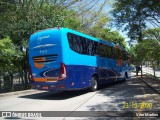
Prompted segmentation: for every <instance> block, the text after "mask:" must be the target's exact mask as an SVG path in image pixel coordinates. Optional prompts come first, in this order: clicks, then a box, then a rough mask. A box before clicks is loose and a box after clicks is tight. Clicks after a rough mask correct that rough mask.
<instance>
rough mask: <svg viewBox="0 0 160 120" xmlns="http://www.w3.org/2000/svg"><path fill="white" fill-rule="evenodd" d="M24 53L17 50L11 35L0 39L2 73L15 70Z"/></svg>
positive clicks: (0, 71)
mask: <svg viewBox="0 0 160 120" xmlns="http://www.w3.org/2000/svg"><path fill="white" fill-rule="evenodd" d="M22 57H23V54H22V53H21V52H20V51H19V50H17V47H16V46H15V45H14V44H13V42H12V40H11V39H10V38H9V37H6V38H3V39H1V40H0V63H1V64H0V73H5V72H12V71H15V70H16V69H17V68H18V67H17V66H16V64H15V63H18V64H19V61H20V60H21V59H22Z"/></svg>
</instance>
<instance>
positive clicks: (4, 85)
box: [0, 72, 31, 93]
mask: <svg viewBox="0 0 160 120" xmlns="http://www.w3.org/2000/svg"><path fill="white" fill-rule="evenodd" d="M30 88H31V85H30V80H29V74H28V72H26V73H25V72H14V73H13V74H8V73H5V74H0V93H5V92H12V91H19V90H26V89H30Z"/></svg>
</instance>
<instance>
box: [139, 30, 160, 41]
mask: <svg viewBox="0 0 160 120" xmlns="http://www.w3.org/2000/svg"><path fill="white" fill-rule="evenodd" d="M142 34H143V39H144V40H156V41H159V42H160V28H152V29H147V30H144V31H143V32H142Z"/></svg>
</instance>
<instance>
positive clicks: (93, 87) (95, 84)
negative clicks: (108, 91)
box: [90, 76, 98, 92]
mask: <svg viewBox="0 0 160 120" xmlns="http://www.w3.org/2000/svg"><path fill="white" fill-rule="evenodd" d="M91 82H92V85H91V87H90V91H91V92H94V91H96V90H97V89H98V79H97V77H95V76H93V77H92V79H91Z"/></svg>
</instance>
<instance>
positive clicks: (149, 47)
mask: <svg viewBox="0 0 160 120" xmlns="http://www.w3.org/2000/svg"><path fill="white" fill-rule="evenodd" d="M129 53H130V55H131V58H132V61H133V63H134V64H138V65H140V64H141V63H142V62H144V61H150V62H151V63H152V65H153V66H155V65H156V64H157V61H159V60H160V43H159V42H158V41H156V40H144V41H142V42H141V43H139V44H137V45H136V46H135V47H132V48H130V50H129Z"/></svg>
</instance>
